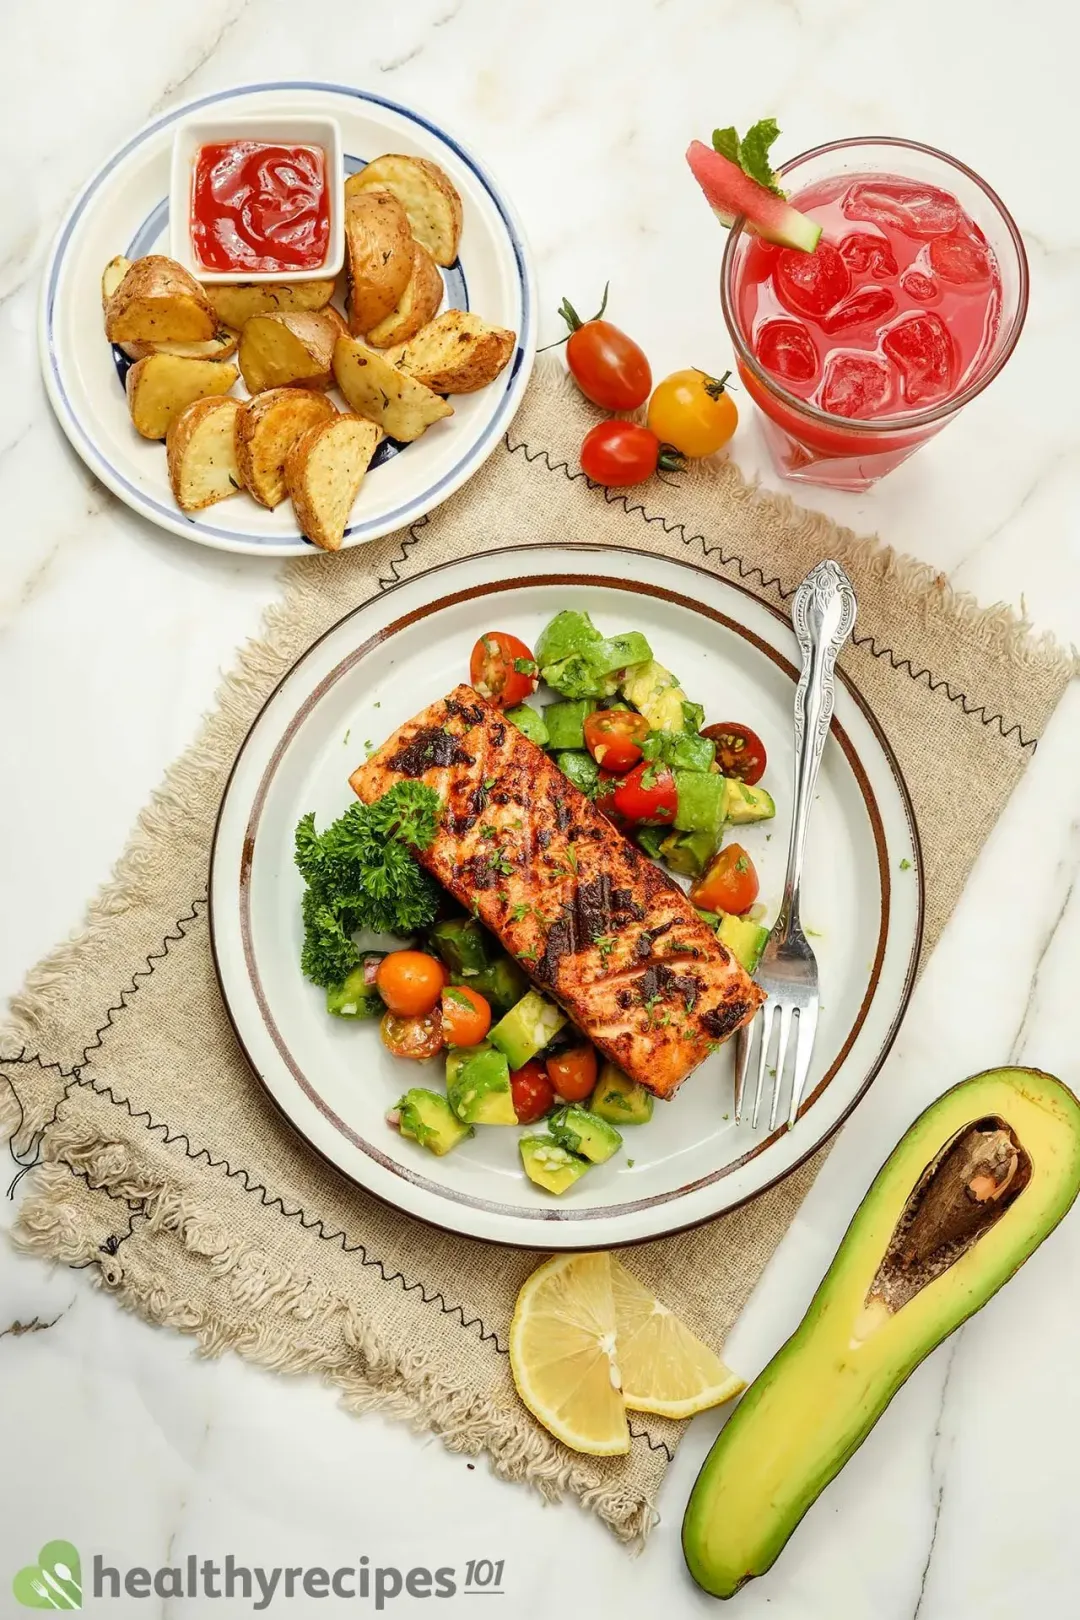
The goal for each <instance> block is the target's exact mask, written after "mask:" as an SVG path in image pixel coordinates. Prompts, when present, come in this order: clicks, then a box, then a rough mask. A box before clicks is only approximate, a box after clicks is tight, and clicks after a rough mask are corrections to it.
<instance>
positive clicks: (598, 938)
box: [593, 934, 618, 962]
mask: <svg viewBox="0 0 1080 1620" xmlns="http://www.w3.org/2000/svg"><path fill="white" fill-rule="evenodd" d="M593 944H594V945H595V946H596V948H597V950H598V951H599V952H600V960H601V961H602V962H606V961H607V959H608V957H609V956H610V955H611V953H612V951H613V950H614V949H615V947H616V945H617V944H618V940H617V939H616V938H615V935H614V934H596V935H594V937H593Z"/></svg>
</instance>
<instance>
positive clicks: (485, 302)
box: [40, 81, 536, 557]
mask: <svg viewBox="0 0 1080 1620" xmlns="http://www.w3.org/2000/svg"><path fill="white" fill-rule="evenodd" d="M207 110H212V111H213V114H214V115H215V116H220V117H222V118H227V117H231V116H233V115H236V114H242V115H245V116H246V115H259V116H262V117H267V116H269V117H272V116H273V115H275V114H297V113H306V114H309V115H320V116H329V117H332V118H335V119H336V120H337V121H338V124H339V125H340V128H341V133H342V147H343V152H344V159H345V172H346V174H352V173H355V172H356V170H358V169H361V168H363V167H364V165H365V164H366V163H368V162H370V161H371V160H372V159H373V158H375V157H378V156H380V155H381V154H382V153H384V152H405V153H409V154H411V155H415V156H419V157H427V158H431V159H433V160H434V161H435V162H436V163H438V164H440V165H441V167H442V168H443V169H445V170H446V172H447V174H448V175H449V176H450V179H451V180H452V181H453V183H454V185H455V186H456V187H457V189H458V191H459V192H460V194H461V199H462V209H463V228H462V234H461V250H460V256H459V258H458V260H457V261H456V263H454V264H453V265H451V266H450V267H449V268H448V269H445V270H443V272H442V275H443V280H444V283H445V289H446V291H445V299H444V304H443V307H444V308H459V309H472V310H474V311H475V312H476V313H477V314H478V315H481V316H482V317H483V318H484V320H486V321H490V322H492V323H493V324H495V325H498V326H504V327H508V328H510V329H511V330H512V331H514V332H516V333H517V346H516V349H515V352H514V355H513V357H512V359H511V361H510V363H509V365H508V366H507V367H506V368H505V369H504V370H503V371H502V372H501V373H500V375H499V376H498V377H497V378H496V379H495V381H494V382H493V383H491V384H490V385H489V386H488V387H487V388H484V389H481V390H480V391H479V392H477V393H475V394H462V395H456V396H455V397H454V399H453V402H452V403H453V406H454V414H453V416H452V417H448V418H445V419H444V420H443V421H440V422H437V423H435V424H434V426H433V427H431V428H430V429H429V430H428V431H427V433H425V434H424V435H423V437H422V438H420V439H418V440H416V442H415V443H413V444H410V445H407V446H405V445H398V444H396V443H395V442H394V441H392V440H387V441H384V443H383V444H381V445H380V447H379V450H378V452H377V454H376V456H375V460H374V462H373V464H372V467H371V469H370V470H369V472H368V475H367V477H366V478H365V480H364V483H363V486H362V488H361V490H360V493H359V495H358V496H357V500H356V505H355V507H354V510H353V513H352V516H351V519H350V521H349V524H348V526H347V528H346V531H345V540H344V544H345V545H346V546H355V545H362V544H363V543H364V542H365V541H368V540H375V539H378V537H379V536H380V535H384V534H388V533H390V532H391V531H392V530H394V529H400V528H403V527H405V526H406V525H408V524H410V523H415V522H417V521H418V520H419V519H420V518H422V517H423V516H424V515H425V514H426V513H428V512H430V511H431V510H432V509H433V508H434V507H436V506H438V505H439V503H440V502H441V501H444V500H446V499H447V497H448V496H449V495H452V494H453V493H454V491H455V490H456V489H459V488H460V487H461V485H462V484H463V483H465V481H466V479H468V478H470V477H471V476H472V474H473V473H474V472H475V471H476V470H477V468H478V467H479V466H480V465H481V464H482V463H483V461H484V460H485V459H486V458H487V456H489V455H490V454H491V452H492V450H494V448H495V446H496V444H497V443H498V442H499V439H500V438H501V437H502V435H503V434H504V433H505V432H506V429H507V427H508V426H509V424H510V422H511V420H512V419H513V415H514V412H515V411H516V409H517V407H518V405H519V404H520V402H521V398H522V395H523V393H524V391H525V386H526V384H527V382H528V380H529V375H530V372H531V370H532V366H533V360H534V358H535V353H536V287H535V277H534V273H533V267H532V262H531V258H530V255H529V250H528V246H527V244H526V242H525V238H524V234H523V232H522V229H521V226H520V224H519V222H518V219H517V216H516V214H515V213H514V210H513V208H512V207H511V205H510V203H509V202H508V201H507V198H506V196H505V194H504V193H503V191H502V190H501V189H500V187H499V186H498V185H497V184H496V182H495V181H494V180H493V179H492V177H491V174H490V173H489V172H488V170H487V169H486V167H485V166H484V165H483V164H481V163H480V162H479V161H478V160H477V159H476V158H475V157H474V156H473V155H472V154H471V153H470V152H469V151H468V150H467V149H466V148H465V147H464V146H462V144H461V143H460V142H459V141H457V140H455V139H454V138H453V137H452V136H451V135H448V134H447V133H446V131H445V130H443V129H442V128H440V127H439V125H437V124H436V123H434V122H432V120H431V119H429V118H427V117H425V116H423V115H422V114H420V113H418V112H415V111H413V110H411V109H409V108H407V107H402V106H400V105H399V104H398V103H396V102H393V101H389V100H387V99H386V98H385V97H384V96H377V95H373V94H371V93H370V92H368V91H365V90H358V89H353V88H351V87H350V86H348V85H335V84H323V83H318V82H311V81H296V82H291V81H289V82H286V81H282V82H277V83H268V84H253V85H245V86H243V87H240V88H237V89H233V90H225V91H218V92H216V93H215V94H214V95H210V96H203V97H201V98H199V99H198V100H195V101H189V102H187V103H186V104H185V105H183V106H180V107H175V108H173V109H172V111H170V112H168V113H165V114H163V115H162V116H161V117H160V118H158V119H155V120H154V122H153V123H151V124H148V125H147V126H146V127H145V128H144V129H142V130H140V131H139V133H138V134H137V135H135V136H133V137H132V138H131V140H129V141H127V142H126V143H125V144H124V145H123V146H122V147H120V148H119V150H118V151H116V152H114V153H113V155H112V156H111V157H110V158H109V159H108V160H107V161H106V162H105V163H103V164H102V166H101V168H100V169H99V170H98V171H97V173H96V174H95V175H94V176H93V178H92V179H91V180H90V181H89V182H88V183H87V185H86V186H85V187H84V189H83V190H82V192H81V193H80V194H79V196H78V197H77V198H76V200H75V202H74V204H73V205H72V207H71V209H70V211H69V212H68V215H67V217H66V218H65V220H64V222H63V224H62V225H61V227H60V230H59V232H58V233H57V236H56V240H55V242H54V243H53V247H52V250H51V252H50V254H49V259H48V264H47V266H46V271H45V279H44V284H43V287H42V297H41V313H40V347H41V363H42V369H43V371H44V375H45V386H46V389H47V391H48V394H49V398H50V400H51V402H52V406H53V409H54V410H55V412H56V415H57V417H58V419H59V422H60V425H61V427H62V428H63V430H64V432H65V433H66V434H67V436H68V438H69V439H70V440H71V443H72V444H73V445H74V447H75V449H76V450H77V451H78V453H79V455H80V456H81V457H82V458H83V460H84V461H85V462H86V464H87V466H88V467H89V468H90V469H91V471H92V472H93V473H95V474H96V476H97V477H98V478H100V479H101V481H102V483H103V484H105V485H106V486H107V487H108V488H109V489H110V490H112V492H113V494H114V495H116V496H118V497H119V499H120V500H122V501H123V502H124V503H125V504H126V505H127V506H129V507H131V509H132V510H133V511H135V512H139V513H141V514H142V516H143V517H145V518H147V519H148V520H149V521H150V522H151V523H154V524H156V525H157V526H158V527H159V528H162V529H168V530H170V531H171V532H172V533H174V534H178V535H182V536H183V537H184V538H185V539H188V540H195V541H197V542H198V543H199V544H200V545H206V546H213V547H216V548H217V549H218V550H220V551H237V552H247V553H249V554H252V553H253V554H257V555H259V556H264V557H296V556H305V555H307V554H308V553H309V552H310V551H311V550H312V549H313V548H312V546H311V545H310V543H309V542H308V541H307V540H306V539H305V538H304V536H303V535H302V534H301V533H300V531H299V529H298V527H297V524H296V519H295V516H294V514H293V510H292V506H291V504H290V503H289V502H288V501H284V502H283V503H282V504H281V505H280V506H279V507H277V508H276V509H275V510H274V511H268V510H267V509H266V508H265V507H262V506H259V505H258V504H257V503H256V502H255V501H253V500H250V499H249V498H248V497H246V496H244V495H238V496H236V497H235V498H234V499H232V500H228V501H222V502H219V503H218V504H217V505H216V506H211V507H207V508H206V509H205V510H204V511H202V512H193V513H186V512H182V511H181V510H180V508H179V507H178V506H177V504H176V502H175V500H174V499H173V496H172V491H171V490H170V488H169V480H168V475H167V471H166V464H165V451H164V447H163V446H162V445H160V444H156V443H151V442H150V441H148V440H145V439H141V438H140V437H139V435H138V434H137V433H136V432H135V429H134V428H133V426H132V424H131V419H130V417H129V415H128V409H127V402H126V398H125V393H124V376H125V373H126V368H127V365H128V364H129V362H128V361H127V360H126V359H125V357H124V356H123V355H122V354H121V352H120V351H119V350H118V349H114V348H113V347H112V346H111V345H110V344H109V343H108V342H107V341H106V339H105V334H104V330H103V327H102V318H101V272H102V270H103V269H104V267H105V265H106V264H107V263H108V261H109V260H110V259H111V258H113V257H114V256H115V255H116V254H123V255H124V256H125V257H127V258H129V259H134V258H138V257H139V256H140V255H142V254H145V253H167V252H168V238H169V203H168V193H169V177H170V163H171V157H172V146H173V136H174V134H175V131H176V128H177V125H178V124H179V123H180V121H181V120H183V119H185V118H187V117H189V116H190V115H191V114H192V113H195V112H204V111H207ZM242 391H243V390H242V385H238V388H237V392H238V393H239V392H242Z"/></svg>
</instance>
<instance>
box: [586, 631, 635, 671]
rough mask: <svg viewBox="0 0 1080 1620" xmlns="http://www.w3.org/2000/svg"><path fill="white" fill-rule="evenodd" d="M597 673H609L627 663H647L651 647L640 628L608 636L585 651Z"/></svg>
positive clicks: (623, 666) (622, 667)
mask: <svg viewBox="0 0 1080 1620" xmlns="http://www.w3.org/2000/svg"><path fill="white" fill-rule="evenodd" d="M585 657H586V658H587V659H588V661H589V663H590V664H591V666H592V668H593V669H594V670H595V671H596V673H597V674H598V675H611V674H613V673H614V671H615V670H617V669H625V668H626V667H627V665H628V664H647V663H649V661H650V660H651V658H652V648H651V647H650V646H649V643H648V642H647V641H646V640H645V637H644V636H643V635H642V634H641V631H640V630H627V631H626V632H625V633H624V634H623V635H621V636H609V637H608V639H607V640H606V641H601V642H600V643H599V644H598V645H595V646H592V647H590V648H589V649H588V651H587V652H586V653H585Z"/></svg>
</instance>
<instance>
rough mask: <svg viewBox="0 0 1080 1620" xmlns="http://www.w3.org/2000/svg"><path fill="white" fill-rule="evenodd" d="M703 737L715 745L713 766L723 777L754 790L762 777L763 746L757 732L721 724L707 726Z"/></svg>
mask: <svg viewBox="0 0 1080 1620" xmlns="http://www.w3.org/2000/svg"><path fill="white" fill-rule="evenodd" d="M701 735H702V736H703V737H708V739H709V741H710V742H714V743H715V744H716V763H717V764H718V765H719V767H720V769H721V770H722V771H723V773H724V775H725V776H736V777H738V779H739V781H740V782H745V783H746V785H747V787H753V786H754V783H755V782H760V781H761V778H762V777H763V776H764V775H765V757H766V756H765V744H764V743H763V742H762V740H761V738H760V737H759V736H758V734H757V732H756V731H751V730H750V727H749V726H740V725H739V724H738V723H737V722H736V721H734V720H720V721H718V722H717V724H716V725H714V726H706V727H705V728H704V730H703V731H702V733H701Z"/></svg>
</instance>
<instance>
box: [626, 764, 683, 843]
mask: <svg viewBox="0 0 1080 1620" xmlns="http://www.w3.org/2000/svg"><path fill="white" fill-rule="evenodd" d="M678 807H679V798H678V794H677V792H676V790H675V778H674V776H672V774H671V772H670V771H669V770H668V768H667V766H666V765H653V764H651V763H649V764H647V763H646V762H645V761H644V760H642V762H641V764H640V765H635V766H634V768H633V770H632V771H631V772H630V774H629V776H624V777H623V778H622V780H621V781H620V782H619V785H618V786H617V787H616V789H615V809H616V810H617V811H618V813H619V815H620V816H623V817H625V819H626V820H627V821H632V822H633V823H634V824H635V825H636V826H639V827H641V826H645V827H667V826H670V825H671V823H672V822H673V821H674V820H675V812H676V810H677V809H678Z"/></svg>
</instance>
